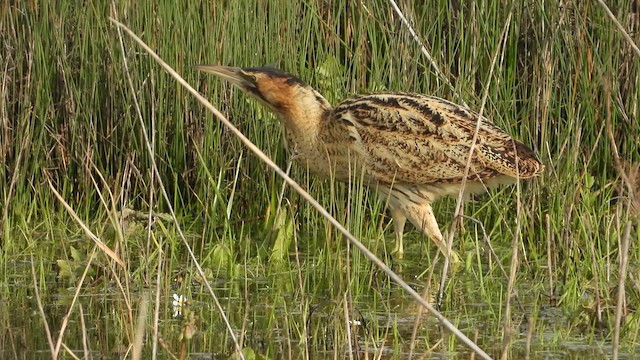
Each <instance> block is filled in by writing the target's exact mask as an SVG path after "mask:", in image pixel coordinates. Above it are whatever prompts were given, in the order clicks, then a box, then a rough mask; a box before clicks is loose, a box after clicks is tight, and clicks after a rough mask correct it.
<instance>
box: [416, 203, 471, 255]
mask: <svg viewBox="0 0 640 360" xmlns="http://www.w3.org/2000/svg"><path fill="white" fill-rule="evenodd" d="M407 210H408V211H407V216H408V217H409V221H411V223H413V225H415V226H416V227H418V228H419V229H421V230H422V232H423V233H424V234H425V235H427V236H429V237H430V238H431V240H433V242H434V243H436V245H437V246H438V249H439V250H440V252H441V253H442V254H443V255H444V256H447V257H448V258H449V261H451V262H452V263H454V264H455V263H459V262H460V256H458V254H456V252H455V251H453V250H448V249H447V244H446V242H445V241H444V238H443V237H442V233H441V232H440V228H439V227H438V222H437V221H436V217H435V215H434V214H433V209H432V208H431V204H429V203H426V204H419V205H418V204H415V205H410V206H408V207H407Z"/></svg>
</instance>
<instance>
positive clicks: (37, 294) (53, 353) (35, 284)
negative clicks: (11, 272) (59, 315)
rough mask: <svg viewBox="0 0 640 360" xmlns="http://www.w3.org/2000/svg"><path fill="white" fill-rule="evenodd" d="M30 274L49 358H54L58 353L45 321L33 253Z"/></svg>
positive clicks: (45, 316)
mask: <svg viewBox="0 0 640 360" xmlns="http://www.w3.org/2000/svg"><path fill="white" fill-rule="evenodd" d="M31 276H32V277H33V291H34V294H35V297H36V304H38V311H40V317H41V318H42V322H43V324H44V332H45V334H46V335H47V344H49V350H50V351H51V358H52V359H53V360H56V359H57V358H58V353H57V352H56V346H55V344H54V343H53V337H52V336H51V330H50V329H49V322H48V321H47V315H46V314H45V313H44V307H43V306H42V300H41V298H40V290H39V289H38V277H37V276H36V268H35V266H34V265H33V254H32V255H31Z"/></svg>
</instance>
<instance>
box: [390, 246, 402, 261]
mask: <svg viewBox="0 0 640 360" xmlns="http://www.w3.org/2000/svg"><path fill="white" fill-rule="evenodd" d="M391 256H392V257H393V258H394V259H395V260H402V259H403V258H404V249H403V247H402V245H399V244H396V247H394V248H393V250H391Z"/></svg>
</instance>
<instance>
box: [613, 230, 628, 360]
mask: <svg viewBox="0 0 640 360" xmlns="http://www.w3.org/2000/svg"><path fill="white" fill-rule="evenodd" d="M630 239H631V221H629V220H627V224H626V225H625V227H624V236H623V237H622V244H621V245H622V247H621V249H620V274H619V275H618V300H617V302H616V320H615V327H614V328H613V344H612V347H613V349H612V350H613V354H612V356H611V358H612V359H613V360H616V359H618V351H619V350H618V348H619V346H620V326H621V323H622V313H623V312H624V309H625V288H624V285H625V284H624V282H625V280H626V279H627V263H628V260H629V243H630V242H631V241H630Z"/></svg>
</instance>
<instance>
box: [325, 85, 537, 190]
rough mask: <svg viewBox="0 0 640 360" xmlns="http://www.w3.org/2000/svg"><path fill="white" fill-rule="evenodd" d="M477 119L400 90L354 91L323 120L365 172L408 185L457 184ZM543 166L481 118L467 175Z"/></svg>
mask: <svg viewBox="0 0 640 360" xmlns="http://www.w3.org/2000/svg"><path fill="white" fill-rule="evenodd" d="M477 121H478V115H477V114H475V113H473V112H471V111H470V110H468V109H466V108H464V107H461V106H458V105H455V104H453V103H451V102H449V101H446V100H443V99H440V98H436V97H430V96H425V95H419V94H402V93H398V94H373V95H357V96H354V97H352V98H349V99H347V100H345V101H343V102H342V103H340V104H339V105H338V106H337V107H335V108H334V109H333V110H332V112H331V114H330V115H329V119H328V122H329V123H330V124H332V125H333V126H339V127H340V128H342V129H347V131H348V133H349V139H350V151H351V152H353V153H356V154H358V156H359V157H360V161H361V162H362V163H363V165H364V168H365V171H366V173H367V174H368V176H370V177H371V178H372V179H374V180H376V181H377V182H380V183H386V184H392V183H394V184H405V185H411V186H416V185H437V184H442V185H446V184H449V185H455V184H459V183H461V182H462V180H463V177H464V174H465V167H466V165H467V160H468V155H469V150H470V148H471V144H472V142H473V137H474V133H475V131H476V126H477ZM543 168H544V166H543V165H542V163H541V162H540V161H539V160H538V159H537V158H536V156H535V154H534V152H533V151H532V150H531V149H529V148H528V147H527V146H526V145H524V144H522V143H521V142H519V141H517V140H514V139H513V138H512V137H511V136H510V135H508V134H507V133H505V132H504V131H503V130H501V129H500V128H499V127H497V126H495V125H494V124H493V123H491V122H490V121H489V120H488V119H487V118H484V117H482V118H480V127H479V130H478V137H477V140H476V147H475V150H474V153H473V156H472V160H471V167H470V170H469V172H468V176H467V180H469V181H473V182H487V183H489V184H491V183H492V180H497V179H500V181H498V182H500V183H502V182H509V180H510V179H511V180H517V179H526V178H531V177H533V176H535V175H537V174H539V173H540V172H542V170H543ZM505 179H506V181H505Z"/></svg>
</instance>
